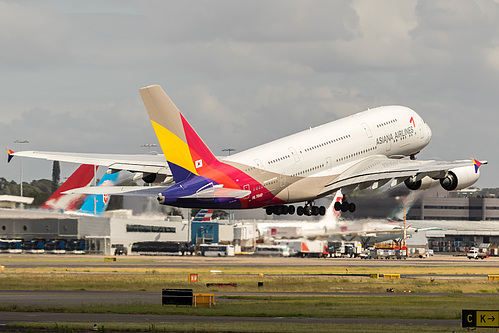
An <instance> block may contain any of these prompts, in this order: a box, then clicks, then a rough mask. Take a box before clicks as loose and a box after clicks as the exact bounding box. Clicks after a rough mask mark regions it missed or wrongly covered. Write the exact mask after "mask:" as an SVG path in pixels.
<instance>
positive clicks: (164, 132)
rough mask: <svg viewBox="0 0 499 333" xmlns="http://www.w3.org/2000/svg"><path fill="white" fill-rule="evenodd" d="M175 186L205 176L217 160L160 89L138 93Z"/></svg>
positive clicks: (154, 88)
mask: <svg viewBox="0 0 499 333" xmlns="http://www.w3.org/2000/svg"><path fill="white" fill-rule="evenodd" d="M139 92H140V95H141V97H142V100H143V102H144V105H145V107H146V109H147V113H148V114H149V118H150V120H151V123H152V126H153V128H154V131H155V133H156V136H157V138H158V141H159V144H160V145H161V149H162V150H163V154H164V155H165V158H166V160H167V161H168V165H169V167H170V169H171V171H172V174H173V179H174V180H175V182H180V181H182V180H185V179H187V178H189V177H192V176H193V175H197V176H202V175H203V174H206V173H207V172H209V171H210V169H212V167H210V166H213V164H214V163H215V162H217V161H218V160H217V159H216V157H215V156H214V155H213V153H212V152H211V151H210V149H209V148H208V147H207V146H206V144H205V143H204V142H203V140H201V138H200V137H199V135H198V134H197V133H196V132H195V131H194V129H193V128H192V127H191V125H190V124H189V123H188V122H187V120H186V119H185V118H184V116H183V115H182V114H181V113H180V111H179V110H178V108H177V107H176V106H175V104H174V103H173V102H172V100H171V99H170V98H169V97H168V95H167V94H166V93H165V91H164V90H163V89H162V88H161V87H160V86H159V85H152V86H148V87H144V88H141V89H139Z"/></svg>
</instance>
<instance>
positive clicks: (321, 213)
mask: <svg viewBox="0 0 499 333" xmlns="http://www.w3.org/2000/svg"><path fill="white" fill-rule="evenodd" d="M319 215H321V216H324V215H326V207H324V206H320V207H319Z"/></svg>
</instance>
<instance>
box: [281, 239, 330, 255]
mask: <svg viewBox="0 0 499 333" xmlns="http://www.w3.org/2000/svg"><path fill="white" fill-rule="evenodd" d="M275 243H276V244H277V245H286V246H288V248H289V255H290V256H295V257H302V258H305V257H316V258H321V257H324V256H326V255H327V248H326V247H327V242H326V241H323V240H308V239H282V240H277V241H275Z"/></svg>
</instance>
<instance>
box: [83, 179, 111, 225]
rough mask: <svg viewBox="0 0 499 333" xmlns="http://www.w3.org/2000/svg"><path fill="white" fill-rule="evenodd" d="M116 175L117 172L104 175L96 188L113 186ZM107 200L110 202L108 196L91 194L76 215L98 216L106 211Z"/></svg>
mask: <svg viewBox="0 0 499 333" xmlns="http://www.w3.org/2000/svg"><path fill="white" fill-rule="evenodd" d="M118 175H119V173H118V172H116V173H111V174H108V173H105V174H104V175H103V176H102V178H101V180H100V181H99V184H97V186H115V184H116V183H117V179H118ZM109 200H111V196H110V195H109V194H91V195H89V196H88V197H87V198H86V199H85V201H84V202H83V205H82V206H81V207H80V209H78V213H83V214H90V215H97V216H100V215H102V213H104V212H105V211H106V209H107V206H108V205H109Z"/></svg>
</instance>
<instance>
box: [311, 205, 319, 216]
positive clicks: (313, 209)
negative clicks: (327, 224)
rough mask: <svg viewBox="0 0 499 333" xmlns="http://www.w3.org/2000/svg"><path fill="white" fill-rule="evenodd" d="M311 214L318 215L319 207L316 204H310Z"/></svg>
mask: <svg viewBox="0 0 499 333" xmlns="http://www.w3.org/2000/svg"><path fill="white" fill-rule="evenodd" d="M312 215H313V216H317V215H319V207H317V206H312Z"/></svg>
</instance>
